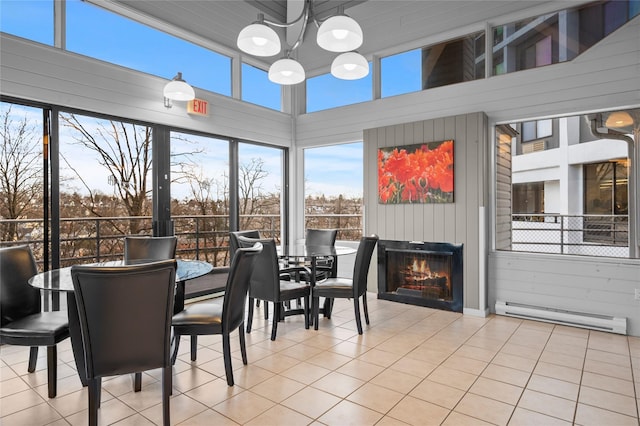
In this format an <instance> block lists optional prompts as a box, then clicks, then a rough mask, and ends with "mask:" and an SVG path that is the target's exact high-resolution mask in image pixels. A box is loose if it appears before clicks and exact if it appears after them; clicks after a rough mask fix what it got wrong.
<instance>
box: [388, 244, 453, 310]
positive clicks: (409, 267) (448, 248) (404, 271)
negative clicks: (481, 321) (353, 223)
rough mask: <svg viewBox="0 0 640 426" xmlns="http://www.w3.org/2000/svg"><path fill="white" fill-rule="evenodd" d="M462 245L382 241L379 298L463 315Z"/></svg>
mask: <svg viewBox="0 0 640 426" xmlns="http://www.w3.org/2000/svg"><path fill="white" fill-rule="evenodd" d="M462 294H463V289H462V244H459V245H458V244H450V243H429V242H422V241H420V242H416V241H392V240H381V241H379V242H378V298H379V299H386V300H393V301H397V302H403V303H409V304H414V305H419V306H428V307H433V308H439V309H445V310H450V311H455V312H462V306H463V303H462V298H463V296H462Z"/></svg>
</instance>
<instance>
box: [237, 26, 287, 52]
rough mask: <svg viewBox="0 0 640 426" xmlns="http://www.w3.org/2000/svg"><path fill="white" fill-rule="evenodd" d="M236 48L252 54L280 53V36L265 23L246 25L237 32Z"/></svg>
mask: <svg viewBox="0 0 640 426" xmlns="http://www.w3.org/2000/svg"><path fill="white" fill-rule="evenodd" d="M237 44H238V48H239V49H240V50H242V51H243V52H245V53H248V54H250V55H254V56H274V55H277V54H278V53H280V38H279V37H278V34H276V32H275V31H274V30H273V28H271V27H268V26H267V25H265V24H260V23H255V24H251V25H247V26H246V27H244V28H243V29H242V31H240V34H238V41H237Z"/></svg>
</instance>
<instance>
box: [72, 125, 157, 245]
mask: <svg viewBox="0 0 640 426" xmlns="http://www.w3.org/2000/svg"><path fill="white" fill-rule="evenodd" d="M60 120H61V122H62V123H63V125H64V126H65V127H68V128H70V129H73V130H74V131H75V132H74V133H73V136H72V137H73V139H74V140H75V143H76V144H78V145H80V146H82V147H84V148H87V149H89V150H91V151H94V152H95V153H96V154H97V156H98V161H99V164H100V165H101V166H103V167H105V168H106V169H107V171H108V173H109V175H110V183H111V184H112V185H113V187H114V191H115V193H116V194H117V195H118V196H119V198H120V199H121V200H122V203H123V206H124V209H125V212H124V213H125V214H126V215H127V216H144V215H149V214H150V212H151V208H150V205H149V197H148V196H149V194H150V193H151V189H150V186H151V185H150V182H149V179H148V178H149V172H150V170H151V160H152V158H151V142H152V134H151V133H152V132H151V127H149V126H140V125H136V124H130V123H125V122H121V121H113V120H96V126H95V127H94V128H91V129H89V128H88V125H87V124H86V123H84V122H82V121H80V120H79V119H78V117H76V115H75V114H60ZM63 161H65V162H66V163H67V165H68V166H69V167H70V168H71V169H72V170H73V171H74V172H75V174H76V175H77V178H78V179H79V180H80V182H81V183H82V184H83V186H84V187H85V189H86V190H87V191H88V193H89V200H90V203H89V204H88V205H86V206H85V207H86V208H87V209H88V210H89V211H91V213H92V214H94V215H95V216H101V212H100V211H99V210H98V209H96V207H95V206H96V205H98V203H97V201H96V198H97V196H98V194H97V193H96V190H95V189H94V188H91V187H90V186H89V185H88V184H87V183H86V181H85V180H84V178H83V177H82V176H81V174H80V173H78V172H77V171H76V170H75V168H74V167H73V166H72V165H71V163H70V161H69V159H67V158H64V157H63ZM139 231H140V222H139V221H137V220H132V221H130V222H129V231H128V232H129V233H130V234H137V233H138V232H139Z"/></svg>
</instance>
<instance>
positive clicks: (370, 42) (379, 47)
mask: <svg viewBox="0 0 640 426" xmlns="http://www.w3.org/2000/svg"><path fill="white" fill-rule="evenodd" d="M90 1H91V0H90ZM302 1H303V0H165V1H158V0H111V2H112V3H115V4H117V5H121V6H124V8H125V9H129V10H132V11H134V12H138V13H141V14H143V15H148V16H151V17H153V18H154V19H156V20H159V21H162V22H166V23H168V24H170V25H172V26H174V27H177V28H181V29H185V30H186V31H188V32H190V33H193V34H195V35H197V36H198V37H200V38H203V39H205V40H211V41H213V42H215V43H216V44H219V45H222V46H224V47H226V48H228V49H232V50H237V48H236V37H237V36H238V33H239V32H240V30H242V28H243V27H245V26H246V25H248V24H250V23H252V22H253V21H255V20H256V18H257V16H258V13H264V14H265V19H268V20H272V21H279V22H282V21H283V20H284V18H285V16H286V13H287V6H289V7H290V8H292V9H294V11H293V12H292V14H293V15H294V16H293V17H291V18H289V21H291V20H292V19H293V18H295V17H297V16H298V14H299V13H298V12H296V11H295V10H300V8H301V7H302V3H301V2H302ZM96 3H98V4H103V5H104V2H96ZM567 4H572V5H575V4H576V2H575V1H543V0H518V1H504V0H441V1H436V0H368V1H367V0H343V1H338V0H313V3H312V7H313V9H314V11H315V12H316V13H317V15H318V17H319V18H320V19H322V18H326V17H328V16H330V15H332V14H335V13H336V11H337V8H338V6H339V5H344V7H345V13H346V14H347V15H349V16H351V17H352V18H354V19H356V21H358V23H359V24H360V26H361V27H362V30H363V33H364V44H363V45H362V46H361V47H360V49H358V51H359V52H360V53H361V54H363V55H365V57H367V58H371V55H372V54H373V53H378V54H379V53H380V52H383V53H385V54H388V53H390V52H393V51H394V50H395V51H402V50H405V49H409V48H417V47H420V46H422V45H423V44H420V43H424V42H425V40H426V39H428V38H429V37H430V36H433V35H436V34H443V33H444V34H452V35H450V36H451V37H455V36H458V35H460V34H456V33H455V29H456V28H461V27H469V26H474V25H475V27H476V29H477V30H481V29H482V28H484V26H483V25H484V22H485V21H491V19H492V18H495V17H497V16H504V15H509V14H512V13H517V12H519V11H522V10H525V9H529V8H540V7H544V6H546V7H551V6H553V5H557V7H554V8H553V9H562V8H563V7H566V6H567ZM277 31H278V32H279V34H281V39H282V40H284V37H283V36H284V32H283V31H284V30H281V29H277ZM316 31H317V28H316V26H315V25H313V24H309V25H308V26H307V31H306V35H305V41H304V43H303V44H302V45H301V46H300V47H299V48H298V49H297V50H296V55H297V58H298V60H299V61H300V63H302V65H303V66H304V68H305V69H306V70H307V72H310V71H311V72H313V71H314V70H315V73H320V72H327V71H328V69H329V67H330V64H331V61H332V60H333V58H334V57H335V56H336V54H335V53H331V52H325V51H324V50H322V49H321V48H319V47H318V46H317V45H316V42H315V36H316ZM292 32H293V31H292ZM296 38H297V33H296V34H293V35H292V36H290V37H289V39H288V41H289V44H290V45H292V44H293V43H294V42H295V39H296ZM437 41H441V40H437ZM394 48H396V49H394ZM279 57H280V55H279V56H275V57H272V58H257V59H258V60H259V61H260V62H264V63H265V64H271V63H273V62H274V61H275V60H276V59H279Z"/></svg>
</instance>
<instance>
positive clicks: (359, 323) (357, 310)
mask: <svg viewBox="0 0 640 426" xmlns="http://www.w3.org/2000/svg"><path fill="white" fill-rule="evenodd" d="M353 310H354V311H355V314H356V326H358V334H362V319H360V298H358V297H354V298H353Z"/></svg>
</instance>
